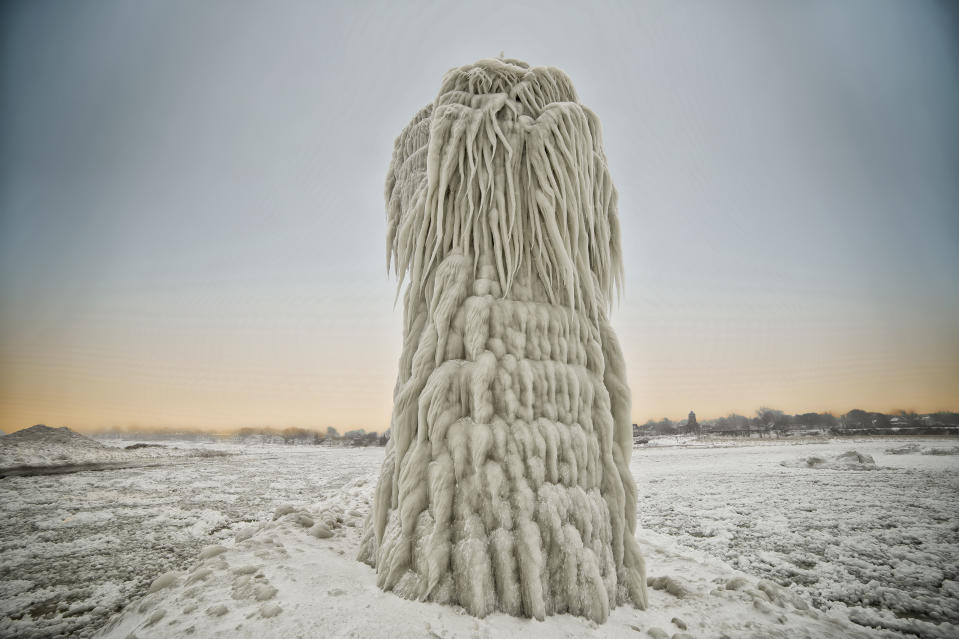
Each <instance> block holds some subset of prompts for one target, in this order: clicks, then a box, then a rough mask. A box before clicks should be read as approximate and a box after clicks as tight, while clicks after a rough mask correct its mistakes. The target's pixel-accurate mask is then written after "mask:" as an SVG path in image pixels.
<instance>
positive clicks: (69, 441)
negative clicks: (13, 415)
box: [0, 424, 226, 474]
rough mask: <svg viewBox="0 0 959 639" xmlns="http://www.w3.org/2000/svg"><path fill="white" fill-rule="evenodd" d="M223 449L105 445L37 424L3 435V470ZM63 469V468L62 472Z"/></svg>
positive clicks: (116, 462) (129, 461)
mask: <svg viewBox="0 0 959 639" xmlns="http://www.w3.org/2000/svg"><path fill="white" fill-rule="evenodd" d="M224 454H226V453H224V452H222V451H214V450H197V449H193V450H187V449H180V448H174V447H172V446H171V447H167V446H136V445H134V446H131V447H127V448H117V447H114V446H106V445H104V444H102V443H100V442H98V441H96V440H95V439H91V438H90V437H87V436H86V435H81V434H80V433H77V432H75V431H72V430H70V429H69V428H67V427H66V426H61V427H60V428H51V427H49V426H45V425H43V424H37V425H36V426H31V427H30V428H24V429H23V430H18V431H17V432H15V433H10V434H9V435H4V436H3V437H0V473H15V474H32V473H33V472H34V471H38V472H40V471H44V470H46V471H49V470H51V469H57V468H60V469H65V468H69V467H76V469H77V470H83V469H88V468H92V467H97V466H98V465H104V466H107V467H113V466H120V465H141V464H144V463H154V462H155V463H159V462H162V461H165V460H169V459H171V458H176V457H206V456H216V455H224ZM61 472H62V471H61Z"/></svg>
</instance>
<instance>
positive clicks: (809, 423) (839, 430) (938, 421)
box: [633, 406, 959, 438]
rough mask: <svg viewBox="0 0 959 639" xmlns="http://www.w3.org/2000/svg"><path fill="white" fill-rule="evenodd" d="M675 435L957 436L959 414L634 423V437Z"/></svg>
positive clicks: (768, 413)
mask: <svg viewBox="0 0 959 639" xmlns="http://www.w3.org/2000/svg"><path fill="white" fill-rule="evenodd" d="M678 434H702V435H705V434H713V435H724V436H741V437H752V436H759V437H763V436H766V435H771V434H775V435H779V436H788V435H792V434H804V435H805V434H808V435H814V434H833V435H842V434H847V435H904V434H912V435H942V434H956V435H959V413H953V412H945V411H943V412H938V413H927V414H924V415H920V414H917V413H915V412H913V411H905V410H900V411H895V412H894V413H892V414H886V413H875V412H870V411H865V410H861V409H859V408H856V409H853V410H851V411H849V412H848V413H846V414H844V415H839V416H838V417H837V416H836V415H833V414H832V413H829V412H826V413H802V414H799V415H789V414H787V413H785V412H783V411H781V410H776V409H774V408H768V407H765V406H764V407H762V408H760V409H758V410H757V411H756V414H755V415H754V416H752V417H746V416H745V415H739V414H737V413H731V414H729V415H727V416H725V417H719V418H716V419H708V420H704V421H701V422H700V421H697V420H696V417H695V415H693V414H691V415H690V418H688V419H686V420H685V421H673V420H671V419H668V418H663V419H661V420H659V421H656V420H652V419H651V420H649V421H648V422H646V423H645V424H642V425H638V424H633V436H634V437H640V438H641V437H647V436H653V435H678Z"/></svg>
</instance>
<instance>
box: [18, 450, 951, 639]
mask: <svg viewBox="0 0 959 639" xmlns="http://www.w3.org/2000/svg"><path fill="white" fill-rule="evenodd" d="M905 443H906V442H904V441H899V442H895V441H890V440H888V439H879V440H873V441H872V442H864V441H857V442H848V441H847V442H838V443H832V444H819V445H811V444H803V445H780V444H775V445H765V446H747V447H732V448H713V449H710V448H700V449H694V448H660V449H637V450H636V451H634V461H633V463H632V465H631V468H632V470H633V473H634V475H635V477H636V480H637V481H638V482H639V484H640V486H641V490H640V498H639V499H640V502H641V504H642V506H641V508H639V509H638V512H639V522H638V524H639V525H638V528H637V537H638V538H639V540H640V542H641V543H642V546H643V548H644V550H645V553H646V558H647V562H648V564H649V573H650V581H651V583H652V586H653V587H652V588H651V589H650V591H649V597H650V605H649V609H648V610H646V611H639V610H636V609H635V608H633V607H631V606H620V607H619V608H617V609H615V610H613V611H611V612H610V616H609V619H608V621H607V622H606V623H605V624H603V625H602V626H596V625H595V624H591V623H590V622H589V621H588V620H585V619H583V618H576V617H571V616H569V615H555V616H552V617H549V618H547V620H546V621H545V622H542V623H540V622H529V621H525V620H523V619H519V618H514V617H509V616H506V615H502V614H492V615H489V616H487V617H486V618H485V619H483V620H478V619H474V618H472V617H469V616H465V615H463V614H462V612H463V610H462V609H461V608H457V607H450V606H437V605H433V604H423V603H418V602H411V601H406V600H403V599H400V598H398V597H395V596H393V595H391V594H389V593H384V592H382V591H381V590H380V589H378V588H377V587H376V575H375V573H374V572H373V571H372V570H371V569H370V568H368V567H366V566H364V565H363V564H360V563H358V562H356V561H354V560H353V557H354V556H355V554H356V550H357V547H358V545H359V541H360V526H361V523H362V520H363V518H365V516H366V513H367V512H368V511H369V509H370V504H371V502H372V499H373V490H374V486H375V481H376V476H377V474H378V469H379V468H380V466H381V465H382V462H383V450H382V449H355V450H354V449H334V450H331V449H325V448H319V447H312V446H311V447H287V446H262V447H259V446H258V447H252V448H250V449H248V451H249V452H248V453H247V454H244V455H237V456H235V457H229V458H217V459H202V460H196V461H197V463H194V464H184V465H178V466H175V467H163V468H139V469H126V470H119V471H107V472H97V473H77V474H73V475H57V476H44V477H18V478H8V479H4V480H0V556H2V558H3V561H2V562H0V602H2V609H0V636H4V637H5V636H18V637H53V636H56V635H57V634H60V633H62V634H63V635H64V636H73V637H78V636H89V635H90V634H92V633H93V632H95V631H96V629H97V628H99V627H100V626H102V625H103V624H104V623H105V622H106V621H107V619H108V618H109V617H110V616H111V614H112V613H113V611H114V610H118V609H119V608H121V607H124V606H126V610H125V611H124V613H123V615H122V616H121V617H119V618H118V621H117V623H116V625H115V626H114V627H113V629H112V630H111V631H110V632H109V633H108V636H111V637H121V638H123V637H127V636H128V635H129V634H131V633H133V635H134V636H137V637H181V636H185V635H187V630H188V629H189V628H191V627H193V628H194V631H193V633H192V634H189V635H188V636H196V637H237V636H239V637H243V636H261V637H274V636H291V637H293V636H314V635H315V630H316V628H324V629H327V635H328V636H350V635H351V634H352V635H355V636H363V637H374V636H390V637H394V638H395V639H399V638H406V637H410V638H412V637H417V638H419V637H424V636H427V637H428V636H432V635H431V633H434V634H436V635H439V636H447V637H449V636H474V635H476V636H480V637H497V636H524V637H530V638H533V637H564V636H577V637H580V636H582V637H637V636H645V635H646V634H647V633H648V632H649V631H650V630H651V629H653V628H660V629H661V630H663V631H664V632H666V634H667V636H672V635H673V634H675V633H677V632H686V633H687V634H689V635H691V636H693V637H702V638H709V637H719V636H722V635H723V634H725V635H727V636H729V637H757V638H758V637H836V638H839V637H857V636H868V637H907V636H920V637H955V636H957V634H959V628H957V623H959V621H957V619H956V609H957V608H956V606H955V601H956V599H957V596H959V591H957V587H956V584H957V579H956V574H957V565H956V558H957V557H959V539H957V536H956V530H957V529H959V522H957V518H956V512H959V484H957V482H959V480H957V477H959V458H957V457H955V456H935V455H920V454H913V455H894V456H893V455H886V454H885V453H884V452H883V451H884V450H885V449H886V448H895V447H900V446H902V445H904V444H905ZM954 445H955V444H954V442H953V443H949V442H948V441H938V442H937V441H930V440H924V441H923V446H924V447H930V448H943V449H948V448H951V447H952V446H954ZM851 448H855V449H856V450H858V451H860V452H863V453H865V454H868V455H872V456H873V457H874V458H875V459H876V462H877V464H878V466H879V467H880V468H879V469H878V470H876V471H871V472H864V473H863V472H849V471H838V470H827V469H821V470H811V469H800V468H786V467H783V466H780V462H781V461H783V460H784V459H792V458H796V457H809V456H814V455H820V456H827V457H828V456H830V455H837V454H839V453H842V452H844V451H847V450H849V449H851ZM284 504H290V505H291V506H292V510H290V511H289V512H287V513H286V514H285V515H281V516H280V517H279V518H278V519H276V520H275V521H274V519H273V516H274V513H275V512H276V510H277V508H278V507H280V506H282V505H284ZM81 513H87V515H86V516H83V517H77V515H79V514H81ZM100 513H109V517H104V516H103V515H101V514H100ZM301 516H308V517H310V518H311V519H313V521H314V526H317V525H320V523H321V522H322V524H323V526H324V527H325V528H326V529H327V530H329V532H330V535H329V537H324V538H317V537H315V536H313V534H312V532H311V531H312V528H306V527H304V526H303V525H302V523H301V521H302V520H301ZM64 520H66V521H64ZM38 524H39V526H38ZM60 524H63V527H60ZM70 524H75V525H70ZM654 531H655V532H654ZM244 542H249V543H244ZM214 544H218V545H221V546H224V547H225V548H226V551H225V552H222V553H219V554H217V555H216V556H211V557H208V558H207V559H204V560H199V559H198V558H199V556H200V553H201V551H202V549H203V548H205V547H207V546H211V545H214ZM224 564H225V566H224ZM164 573H172V574H173V575H174V576H175V579H174V580H172V581H170V583H169V584H168V585H166V586H165V587H163V588H161V589H159V590H157V591H156V592H154V593H152V594H149V593H148V592H147V591H148V589H149V588H150V585H151V584H152V583H153V582H154V581H155V580H156V579H157V578H158V577H160V576H161V575H163V574H164ZM258 574H260V577H259V578H257V575H258ZM243 576H247V577H249V579H248V580H245V581H246V582H247V583H242V582H243V581H244V580H240V579H237V578H238V577H243ZM191 579H192V581H190V580H191ZM188 581H190V583H189V584H187V582H188ZM260 584H265V585H266V586H267V587H272V588H276V589H277V592H276V593H275V594H274V595H273V597H272V598H271V599H269V600H266V601H258V600H257V599H256V591H255V586H257V585H260ZM261 591H262V592H266V590H264V589H261ZM234 595H236V598H234ZM131 598H132V602H131ZM127 604H129V605H127ZM267 604H272V605H275V606H276V607H277V608H279V609H280V612H277V613H276V614H275V615H274V616H272V617H266V616H264V615H263V614H262V613H261V610H260V609H261V607H263V606H265V605H267ZM804 606H805V607H806V608H808V610H804ZM141 608H142V609H143V610H142V611H141ZM159 609H162V610H164V611H165V612H164V616H163V617H162V618H160V619H158V620H156V621H154V622H153V623H152V625H150V626H148V627H147V626H146V625H145V624H147V623H148V622H149V621H150V619H151V618H152V615H153V614H154V613H155V612H156V610H159ZM274 611H275V608H268V609H267V610H266V612H267V613H272V612H274ZM674 617H675V618H678V619H681V620H682V621H683V622H684V623H685V624H686V625H687V629H686V630H684V631H683V630H681V629H680V628H679V627H678V626H677V625H675V624H674V623H673V622H672V619H673V618H674ZM851 619H854V620H855V621H856V622H858V623H853V622H852V621H851ZM858 624H870V625H875V626H876V627H877V629H870V628H867V627H865V626H860V625H858ZM635 628H639V629H640V630H641V632H642V634H639V633H637V631H636V630H635ZM650 636H652V635H650Z"/></svg>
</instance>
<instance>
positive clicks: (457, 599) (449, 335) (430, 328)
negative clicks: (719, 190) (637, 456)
mask: <svg viewBox="0 0 959 639" xmlns="http://www.w3.org/2000/svg"><path fill="white" fill-rule="evenodd" d="M386 201H387V206H388V227H389V231H388V236H387V254H388V259H389V260H390V261H391V263H392V265H393V266H394V267H395V269H396V272H397V274H398V276H399V279H400V286H402V285H403V282H404V280H405V281H407V286H406V291H405V296H404V321H403V352H402V355H401V357H400V364H399V375H398V378H397V381H396V388H395V390H394V406H393V416H392V422H391V428H392V437H391V439H390V443H389V445H388V446H387V449H386V459H385V461H384V463H383V469H382V474H381V476H380V480H379V484H378V486H377V490H376V497H375V504H374V507H373V511H372V513H371V514H370V517H369V519H368V520H367V522H366V530H365V531H364V537H363V542H362V545H361V548H360V554H359V558H360V559H361V560H362V561H365V562H367V563H368V564H370V565H371V566H374V567H375V568H376V572H377V583H378V584H379V586H380V587H381V588H383V589H385V590H392V591H393V592H395V593H396V594H398V595H400V596H402V597H407V598H410V599H419V600H425V601H436V602H440V603H449V604H459V605H461V606H463V607H464V608H466V610H467V611H469V612H470V613H471V614H474V615H477V616H484V615H486V614H488V613H490V612H493V611H494V610H501V611H503V612H506V613H509V614H512V615H522V616H528V617H535V618H537V619H542V618H543V617H544V616H545V615H549V614H559V613H570V614H575V615H582V616H585V617H588V618H590V619H593V620H595V621H597V622H602V621H605V620H606V618H607V616H608V614H609V611H610V609H611V608H613V607H615V606H616V605H617V604H620V603H625V602H632V603H633V604H635V605H636V606H639V607H641V608H645V607H646V600H647V599H646V597H647V595H646V580H645V569H644V565H643V559H642V556H641V555H640V552H639V547H638V546H637V544H636V540H635V538H634V530H635V525H636V487H635V484H634V482H633V479H632V476H631V475H630V473H629V458H630V453H631V451H632V431H631V426H630V419H629V416H630V396H629V390H628V388H627V386H626V370H625V366H624V363H623V357H622V353H621V351H620V348H619V344H618V342H617V340H616V336H615V335H614V334H613V330H612V328H611V327H610V324H609V321H608V316H607V311H608V309H609V303H610V298H611V296H612V295H613V292H614V289H618V288H619V285H620V282H621V278H622V265H621V256H620V246H619V223H618V220H617V215H616V191H615V189H614V188H613V184H612V182H611V181H610V177H609V172H608V170H607V167H606V158H605V155H604V153H603V147H602V141H601V137H600V126H599V120H598V119H597V118H596V116H595V115H594V114H593V113H592V112H591V111H589V110H588V109H586V108H585V107H584V106H582V105H581V104H580V103H579V102H578V101H577V98H576V92H575V91H574V90H573V86H572V84H571V82H570V80H569V78H567V77H566V75H565V74H564V73H563V72H561V71H559V70H557V69H553V68H550V67H534V68H530V67H529V66H528V65H527V64H525V63H523V62H518V61H515V60H501V59H497V60H481V61H479V62H477V63H475V64H472V65H468V66H464V67H460V68H458V69H453V70H452V71H450V72H449V73H447V74H446V77H445V78H444V79H443V85H442V87H441V88H440V92H439V95H438V96H437V97H436V100H434V102H433V103H432V104H430V105H428V106H426V107H425V108H424V109H422V110H421V111H420V112H419V113H417V114H416V116H414V118H413V120H412V121H411V122H410V124H409V125H408V126H407V127H406V129H404V130H403V132H402V133H401V134H400V136H399V138H397V140H396V144H395V146H394V150H393V162H392V165H391V166H390V170H389V175H388V176H387V180H386Z"/></svg>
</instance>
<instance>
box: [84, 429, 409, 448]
mask: <svg viewBox="0 0 959 639" xmlns="http://www.w3.org/2000/svg"><path fill="white" fill-rule="evenodd" d="M93 435H94V437H98V438H102V439H110V438H113V439H131V438H133V439H145V440H150V441H164V440H166V441H169V440H181V441H182V440H187V441H206V442H223V441H227V442H235V443H241V444H291V445H302V446H385V445H386V442H388V441H389V440H390V431H388V430H387V431H386V432H385V433H383V434H382V435H381V434H379V433H368V432H366V430H364V429H362V428H357V429H355V430H348V431H346V432H345V433H343V434H342V435H341V434H340V433H339V431H337V429H336V428H333V427H332V426H329V427H327V428H326V429H325V430H314V429H311V428H296V427H289V428H272V427H251V428H240V429H238V430H235V431H228V432H213V431H208V430H202V429H163V428H149V429H145V428H110V429H105V430H101V431H98V432H96V433H93Z"/></svg>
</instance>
